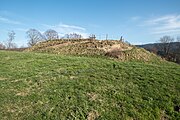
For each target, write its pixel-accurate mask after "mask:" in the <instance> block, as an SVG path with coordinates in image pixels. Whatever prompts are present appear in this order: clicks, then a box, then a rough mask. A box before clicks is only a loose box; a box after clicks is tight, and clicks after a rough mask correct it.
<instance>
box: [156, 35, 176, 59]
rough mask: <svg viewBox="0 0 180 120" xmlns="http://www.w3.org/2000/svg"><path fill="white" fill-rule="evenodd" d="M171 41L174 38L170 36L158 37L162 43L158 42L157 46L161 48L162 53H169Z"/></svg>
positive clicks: (166, 54)
mask: <svg viewBox="0 0 180 120" xmlns="http://www.w3.org/2000/svg"><path fill="white" fill-rule="evenodd" d="M173 41H174V38H172V37H171V36H163V37H162V38H160V40H159V42H160V43H162V44H160V46H159V47H160V48H161V51H162V52H163V53H164V55H165V56H168V55H169V51H170V48H171V42H173Z"/></svg>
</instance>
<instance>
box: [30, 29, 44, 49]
mask: <svg viewBox="0 0 180 120" xmlns="http://www.w3.org/2000/svg"><path fill="white" fill-rule="evenodd" d="M26 34H27V37H28V38H29V40H28V45H29V46H34V45H35V44H36V43H37V42H39V41H42V40H43V36H42V34H41V33H40V32H39V31H38V30H36V29H29V30H28V31H27V32H26Z"/></svg>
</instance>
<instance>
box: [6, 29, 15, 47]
mask: <svg viewBox="0 0 180 120" xmlns="http://www.w3.org/2000/svg"><path fill="white" fill-rule="evenodd" d="M15 34H16V33H15V32H14V31H13V30H12V31H10V32H8V39H7V42H6V48H7V49H11V48H16V44H15V43H13V40H14V38H15Z"/></svg>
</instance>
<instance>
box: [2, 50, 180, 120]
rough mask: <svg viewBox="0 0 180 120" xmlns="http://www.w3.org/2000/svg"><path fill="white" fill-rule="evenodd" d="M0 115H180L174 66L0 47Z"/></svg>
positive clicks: (111, 118)
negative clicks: (12, 49)
mask: <svg viewBox="0 0 180 120" xmlns="http://www.w3.org/2000/svg"><path fill="white" fill-rule="evenodd" d="M0 58H1V59H0V119H1V120H3V119H13V120H14V119H22V120H24V119H43V120H44V119H52V120H54V119H62V120H67V119H70V120H77V119H88V120H94V119H100V120H101V119H102V120H104V119H108V120H116V119H117V120H121V119H122V120H126V119H127V120H131V119H138V120H141V119H142V120H145V119H157V120H160V119H173V120H175V119H180V112H179V107H180V66H178V65H176V64H171V63H162V64H147V63H139V62H116V61H113V60H108V59H102V58H90V57H70V56H60V55H52V54H51V55H50V54H42V53H26V52H24V53H23V52H21V53H20V52H7V51H0Z"/></svg>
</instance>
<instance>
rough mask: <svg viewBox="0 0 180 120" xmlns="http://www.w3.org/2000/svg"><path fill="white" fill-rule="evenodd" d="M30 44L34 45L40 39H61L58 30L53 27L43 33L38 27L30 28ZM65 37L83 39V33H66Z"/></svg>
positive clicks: (28, 33)
mask: <svg viewBox="0 0 180 120" xmlns="http://www.w3.org/2000/svg"><path fill="white" fill-rule="evenodd" d="M26 34H27V37H28V45H29V46H33V45H35V44H36V43H38V42H40V41H46V40H56V39H59V38H60V37H59V35H58V32H56V31H55V30H53V29H48V30H46V31H45V32H44V33H43V34H41V32H39V31H38V30H36V29H29V30H28V31H27V32H26ZM62 38H63V39H81V38H82V35H80V34H77V33H70V34H66V35H65V36H64V37H62Z"/></svg>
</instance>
